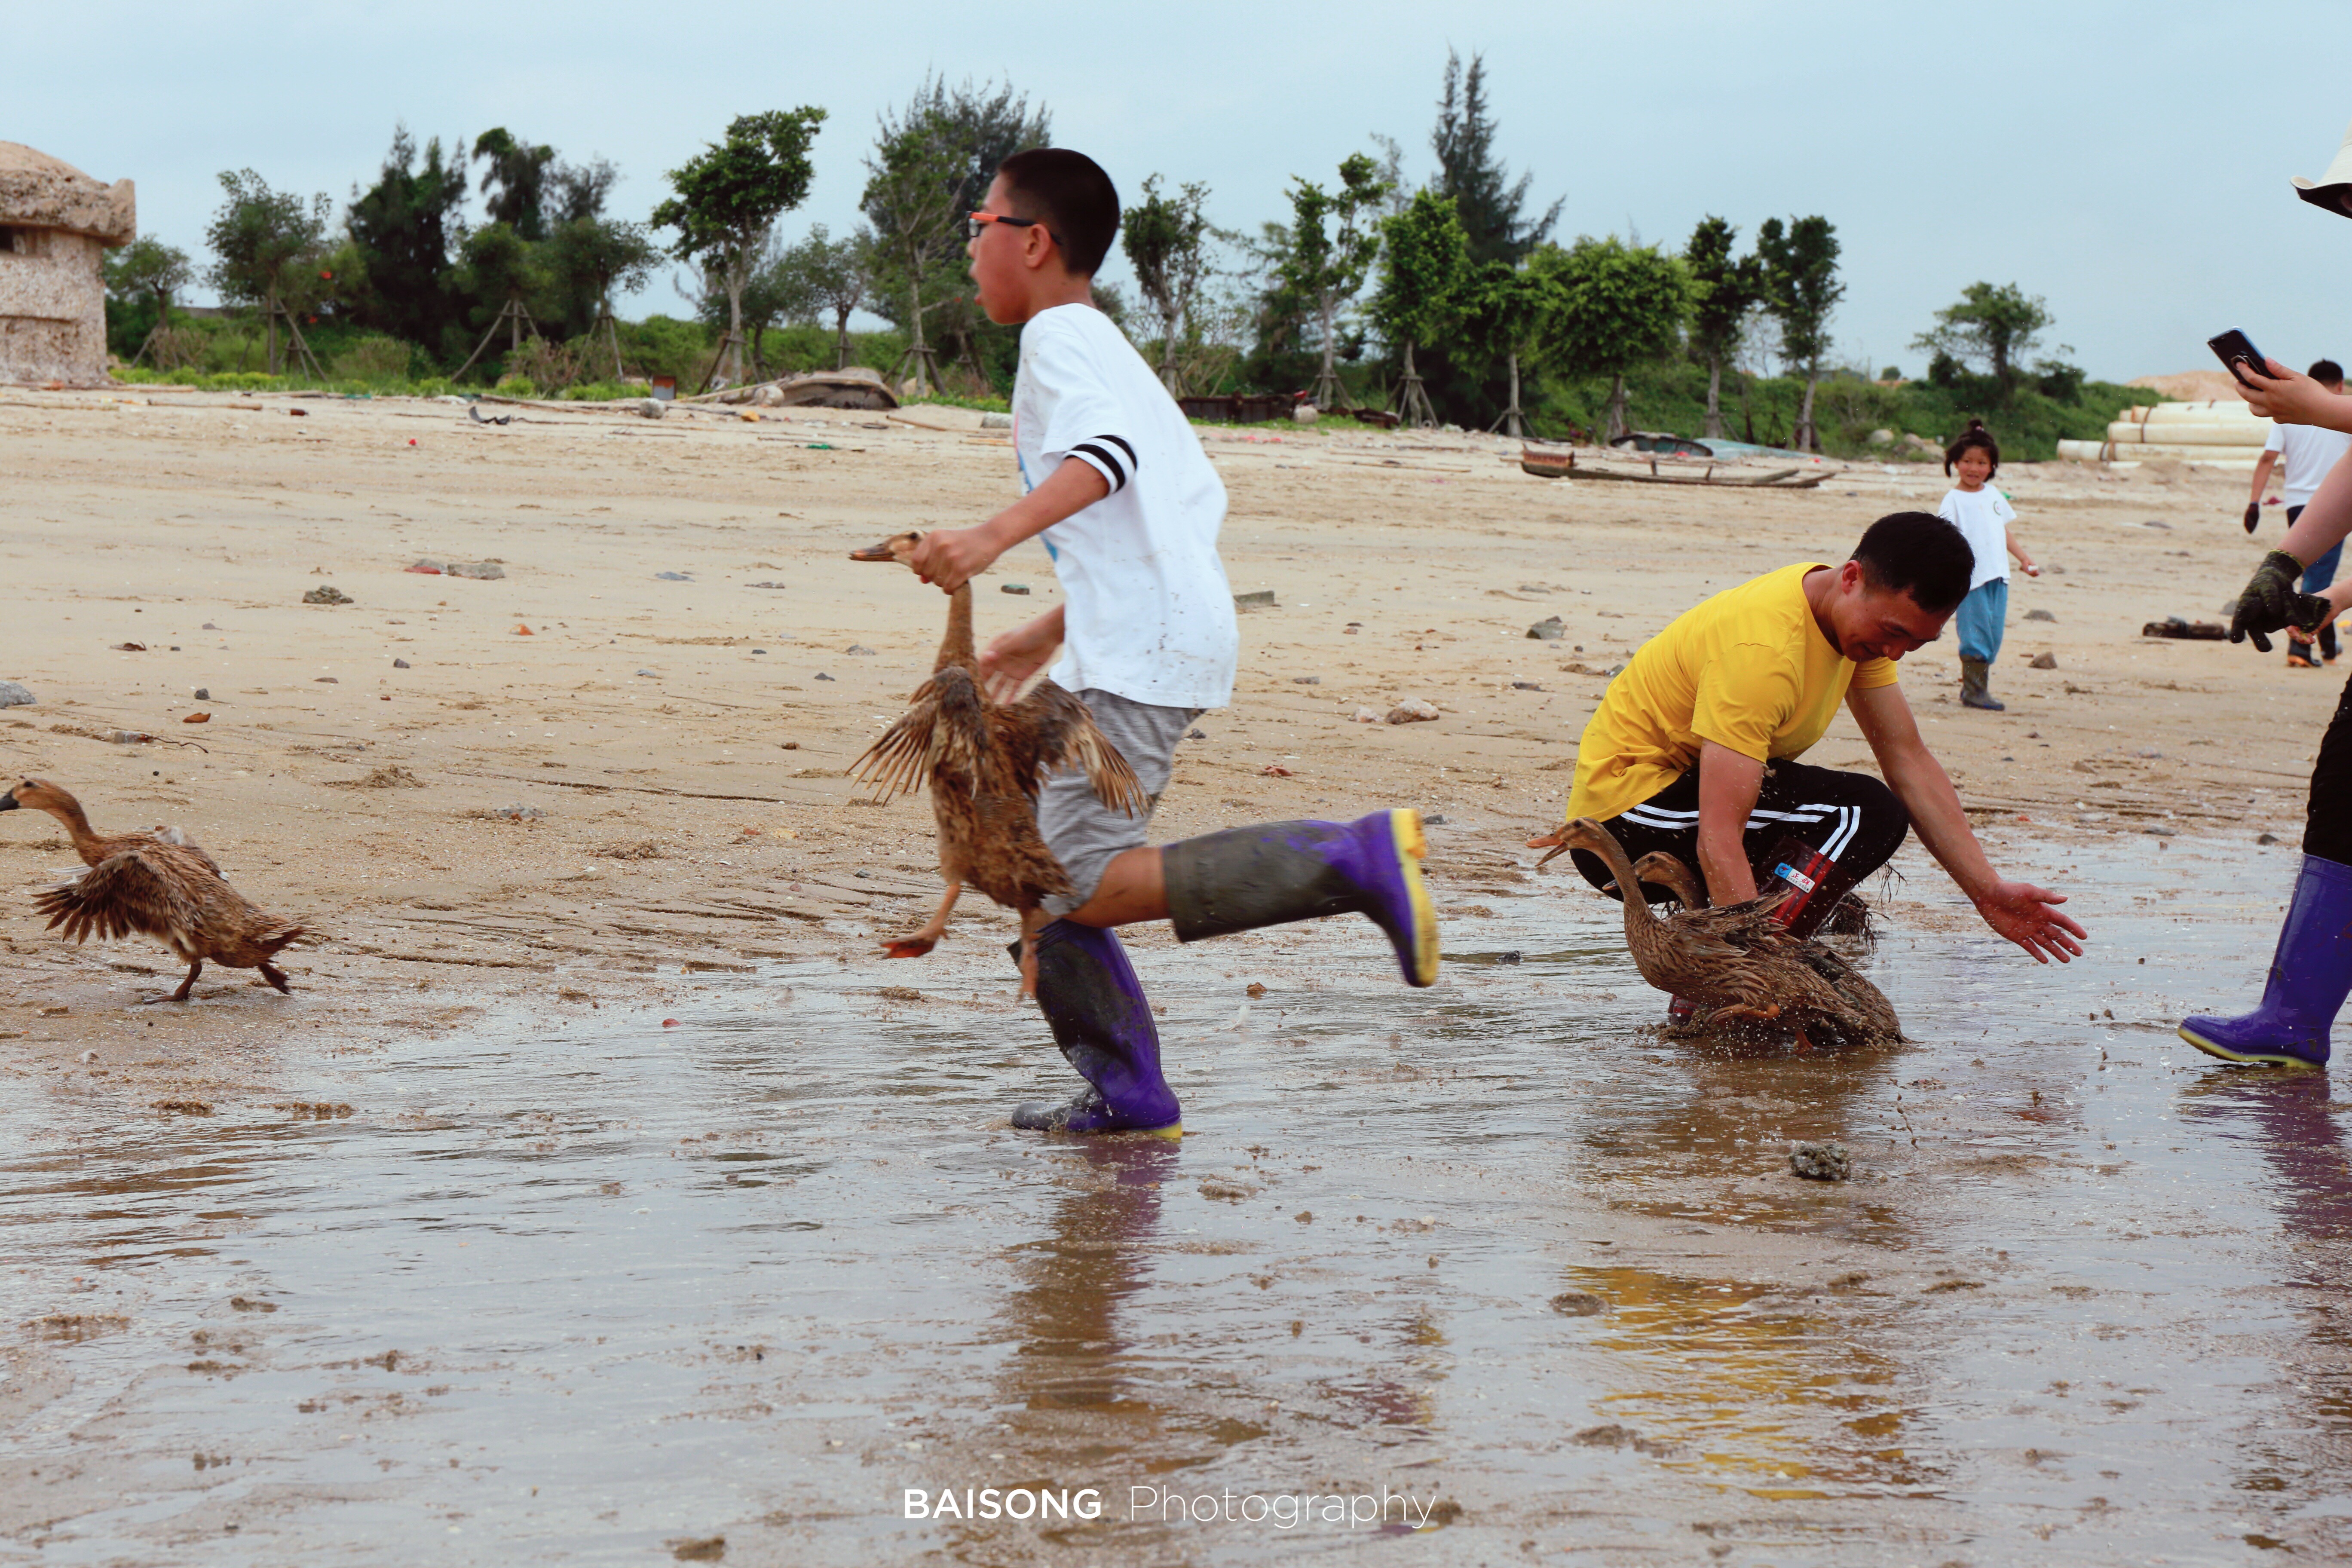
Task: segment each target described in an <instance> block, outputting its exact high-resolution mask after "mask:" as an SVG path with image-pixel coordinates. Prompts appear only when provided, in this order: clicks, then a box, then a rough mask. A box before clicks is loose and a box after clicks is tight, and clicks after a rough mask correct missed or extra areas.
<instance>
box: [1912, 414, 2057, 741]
mask: <svg viewBox="0 0 2352 1568" xmlns="http://www.w3.org/2000/svg"><path fill="white" fill-rule="evenodd" d="M1944 472H1946V473H1948V474H1950V475H1952V476H1953V477H1954V478H1955V479H1958V481H1959V482H1958V484H1956V485H1954V486H1953V487H1952V488H1951V489H1948V490H1947V491H1945V492H1944V500H1943V504H1942V505H1940V506H1938V507H1937V508H1936V515H1937V517H1940V518H1942V519H1943V520H1944V521H1947V522H1948V523H1950V524H1951V525H1952V526H1953V527H1955V528H1957V529H1958V530H1959V531H1960V532H1961V534H1962V536H1964V537H1965V538H1966V539H1967V540H1968V542H1969V549H1970V550H1972V551H1974V552H1976V570H1975V571H1974V572H1972V573H1970V574H1969V596H1968V597H1967V598H1965V599H1962V600H1961V601H1960V607H1959V609H1958V611H1957V612H1955V613H1954V615H1953V616H1952V626H1953V627H1954V628H1955V629H1956V630H1957V631H1958V633H1959V639H1960V701H1961V702H1962V703H1964V704H1965V705H1967V706H1968V707H1970V708H1982V709H1984V710H1987V711H1989V712H1993V713H2000V712H2003V711H2005V710H2007V709H2008V706H2009V705H2008V704H2007V703H2005V702H2003V701H2001V700H2000V699H1999V698H1997V697H1995V696H1994V695H1993V694H1992V666H1993V661H1994V660H1995V659H1997V658H2000V639H2001V636H2002V634H2003V633H2004V632H2006V631H2007V630H2008V629H2009V558H2010V557H2011V556H2012V555H2014V556H2016V557H2017V563H2018V564H2019V565H2020V566H2022V567H2024V568H2025V574H2026V575H2027V576H2029V577H2039V576H2041V575H2042V568H2041V567H2039V566H2036V565H2035V564H2034V563H2033V560H2032V557H2031V556H2029V555H2027V554H2026V553H2025V552H2024V551H2023V550H2022V549H2021V548H2020V547H2019V545H2018V542H2017V536H2016V535H2015V534H2014V533H2012V532H2011V531H2010V527H2009V525H2010V524H2011V522H2012V521H2015V520H2016V518H2017V513H2016V512H2014V511H2012V510H2011V509H2010V505H2009V498H2008V497H2007V496H2005V495H2003V494H2001V493H2000V491H1999V490H1997V489H1993V488H1992V477H1993V475H1995V474H1997V473H1999V472H2000V446H1999V445H1998V444H1997V443H1996V442H1995V441H1994V440H1993V438H1992V432H1991V431H1990V430H1988V429H1986V428H1985V427H1984V421H1983V420H1981V419H1971V420H1969V427H1968V428H1967V429H1966V430H1963V431H1961V432H1960V436H1959V439H1958V440H1956V441H1954V442H1953V443H1952V444H1951V445H1950V446H1949V447H1945V448H1944Z"/></svg>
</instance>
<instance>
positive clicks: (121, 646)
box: [114, 642, 147, 653]
mask: <svg viewBox="0 0 2352 1568" xmlns="http://www.w3.org/2000/svg"><path fill="white" fill-rule="evenodd" d="M114 651H115V652H117V653H145V652H146V651H147V645H146V644H145V643H143V642H119V643H116V644H115V645H114Z"/></svg>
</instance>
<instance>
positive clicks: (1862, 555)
mask: <svg viewBox="0 0 2352 1568" xmlns="http://www.w3.org/2000/svg"><path fill="white" fill-rule="evenodd" d="M1853 558H1854V559H1855V560H1856V561H1859V562H1861V563H1862V578H1863V581H1864V582H1865V583H1867V584H1870V585H1871V586H1872V587H1873V588H1877V589H1881V590H1884V591H1886V592H1890V593H1897V594H1908V595H1911V597H1912V598H1913V599H1915V600H1916V601H1917V603H1918V605H1919V607H1920V608H1921V609H1923V610H1927V611H1929V612H1930V613H1932V614H1936V615H1942V614H1944V613H1945V612H1946V611H1948V610H1952V609H1956V608H1958V605H1959V603H1960V601H1961V600H1962V599H1965V598H1967V597H1968V596H1969V578H1970V577H1971V576H1973V575H1975V574H1976V566H1977V552H1975V551H1974V550H1973V549H1971V548H1969V542H1968V538H1967V536H1966V535H1964V534H1962V533H1961V532H1960V531H1959V530H1958V529H1957V528H1954V527H1953V526H1952V525H1951V524H1950V523H1948V522H1947V521H1944V520H1943V519H1942V518H1940V517H1937V515H1936V514H1935V513H1934V512H1932V511H1892V512H1888V513H1887V514H1886V515H1885V517H1882V518H1880V519H1879V520H1878V521H1876V522H1874V523H1872V524H1871V525H1870V528H1869V531H1867V532H1865V533H1864V535H1863V536H1862V542H1861V543H1860V544H1857V545H1855V546H1854V547H1853Z"/></svg>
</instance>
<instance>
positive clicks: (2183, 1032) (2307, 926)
mask: <svg viewBox="0 0 2352 1568" xmlns="http://www.w3.org/2000/svg"><path fill="white" fill-rule="evenodd" d="M2347 992H2352V866H2345V865H2340V864H2338V863H2337V862H2336V861H2334V860H2322V859H2320V858H2318V857H2317V856H2315V855H2306V856H2305V857H2304V858H2303V870H2302V873H2301V874H2300V875H2299V876H2297V877H2296V878H2295V883H2294V903H2292V904H2290V905H2289V906H2287V911H2286V923H2285V924H2284V926H2281V927H2280V928H2279V939H2278V951H2277V952H2274V953H2273V954H2272V955H2271V973H2270V979H2269V982H2268V983H2267V984H2265V985H2264V986H2263V1003H2262V1005H2261V1006H2259V1007H2257V1008H2255V1009H2254V1010H2253V1011H2252V1012H2251V1013H2245V1014H2241V1015H2240V1016H2237V1017H2234V1018H2213V1017H2207V1016H2202V1015H2200V1016H2196V1017H2191V1018H2183V1019H2182V1020H2181V1021H2180V1037H2181V1038H2182V1039H2184V1040H2187V1041H2188V1042H2189V1044H2190V1045H2192V1046H2195V1047H2197V1048H2198V1049H2199V1050H2200V1051H2203V1052H2204V1053H2205V1054H2206V1055H2207V1056H2209V1057H2220V1058H2221V1059H2222V1060H2223V1061H2229V1062H2275V1063H2278V1064H2281V1065H2286V1064H2291V1063H2300V1064H2302V1065H2303V1066H2305V1067H2315V1068H2324V1067H2326V1065H2327V1030H2328V1026H2330V1025H2332V1024H2333V1023H2335V1022H2336V1012H2337V1010H2338V1009H2340V1008H2341V1007H2342V1006H2343V1005H2344V997H2345V995H2346V994H2347Z"/></svg>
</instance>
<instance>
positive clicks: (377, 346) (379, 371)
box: [327, 333, 416, 382]
mask: <svg viewBox="0 0 2352 1568" xmlns="http://www.w3.org/2000/svg"><path fill="white" fill-rule="evenodd" d="M415 357H416V350H415V348H414V347H413V346H412V345H410V344H408V343H404V342H401V341H400V340H399V339H398V338H389V337H385V336H383V334H382V333H373V334H371V335H369V336H367V337H364V338H362V339H360V340H359V342H355V343H353V344H352V345H351V346H350V347H349V348H347V349H345V350H343V352H342V353H339V354H337V355H336V356H335V357H334V359H333V360H332V361H331V362H330V363H329V364H328V366H327V374H329V375H331V376H332V377H333V378H334V379H335V380H337V381H364V382H386V381H404V380H406V379H407V378H408V367H409V365H410V363H412V362H413V361H414V360H415Z"/></svg>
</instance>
